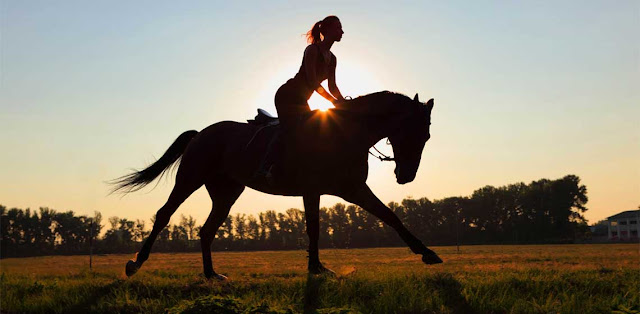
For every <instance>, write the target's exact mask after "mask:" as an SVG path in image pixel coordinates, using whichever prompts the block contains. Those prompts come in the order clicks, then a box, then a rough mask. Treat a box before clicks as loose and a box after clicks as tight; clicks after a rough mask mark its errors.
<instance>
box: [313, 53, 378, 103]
mask: <svg viewBox="0 0 640 314" xmlns="http://www.w3.org/2000/svg"><path fill="white" fill-rule="evenodd" d="M336 71H337V72H336V84H337V85H338V88H340V92H341V93H342V96H344V97H347V96H349V97H352V98H356V97H358V96H362V95H365V94H368V93H372V92H374V91H379V90H380V88H381V87H380V85H381V84H380V82H379V81H378V80H376V79H375V75H373V74H372V73H371V72H370V71H368V70H367V69H366V68H365V67H363V66H361V65H360V64H357V63H348V62H344V63H343V64H340V65H339V66H338V69H337V70H336ZM322 86H323V87H324V88H325V89H326V90H327V91H328V90H329V89H328V88H327V81H324V82H323V84H322ZM308 103H309V107H310V108H311V110H316V109H317V110H320V111H327V110H329V109H330V108H335V107H334V106H333V104H332V103H331V102H329V101H328V100H326V99H324V97H322V96H320V94H318V93H313V95H311V98H309V101H308Z"/></svg>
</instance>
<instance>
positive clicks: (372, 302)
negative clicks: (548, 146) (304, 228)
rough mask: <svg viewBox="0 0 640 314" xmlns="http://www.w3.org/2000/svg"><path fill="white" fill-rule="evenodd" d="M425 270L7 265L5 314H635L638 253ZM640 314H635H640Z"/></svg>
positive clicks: (102, 260) (234, 262)
mask: <svg viewBox="0 0 640 314" xmlns="http://www.w3.org/2000/svg"><path fill="white" fill-rule="evenodd" d="M434 250H435V251H436V252H437V253H438V254H440V256H441V257H442V259H443V260H444V261H445V263H444V264H441V265H435V266H426V265H423V264H422V263H421V261H420V258H419V256H416V255H413V254H411V253H410V252H409V250H408V249H405V248H379V249H351V250H323V251H321V252H320V254H321V255H320V257H321V259H322V260H323V262H324V263H325V265H326V266H328V267H330V268H332V269H334V270H335V271H336V272H337V273H338V274H339V275H338V276H337V277H335V278H334V277H326V276H308V275H307V272H306V252H304V251H285V252H239V253H233V252H230V253H214V256H213V259H214V267H215V269H216V271H218V272H220V273H223V274H226V275H228V276H229V278H230V281H228V282H224V283H221V282H210V281H207V280H205V279H204V278H203V277H202V276H201V275H200V274H201V272H202V262H201V256H200V254H199V253H188V254H152V255H151V258H150V259H149V261H147V263H146V264H145V265H144V266H143V268H142V269H141V270H140V271H139V272H138V273H137V274H136V275H135V276H133V277H132V278H130V279H127V278H126V277H125V275H124V265H125V262H126V261H127V260H128V259H130V258H132V257H133V256H125V255H105V256H97V257H95V256H94V263H93V271H89V258H88V256H51V257H35V258H20V259H3V260H1V261H0V268H1V272H2V275H1V277H0V284H1V292H0V294H1V296H0V301H1V303H0V311H1V312H3V313H4V312H64V313H68V312H92V313H93V312H98V313H100V312H105V313H116V312H120V313H125V312H131V313H134V312H136V313H163V312H166V311H168V312H171V313H174V312H186V313H199V312H202V313H236V312H244V313H298V312H311V313H313V312H317V313H359V312H362V313H491V312H493V313H555V312H558V313H610V312H617V313H634V312H636V311H638V310H640V254H639V246H638V245H637V244H616V245H528V246H465V247H461V248H460V253H457V252H456V248H455V247H435V248H434ZM636 313H637V312H636Z"/></svg>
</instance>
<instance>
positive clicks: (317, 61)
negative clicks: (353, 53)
mask: <svg viewBox="0 0 640 314" xmlns="http://www.w3.org/2000/svg"><path fill="white" fill-rule="evenodd" d="M342 34H344V32H343V31H342V24H341V23H340V20H339V19H338V17H336V16H333V15H332V16H327V17H325V18H324V19H323V20H322V21H319V22H317V23H315V24H314V25H313V28H311V30H309V31H308V32H307V41H308V42H309V44H310V45H309V46H307V48H306V49H305V50H304V57H303V58H302V65H300V70H298V73H297V74H296V75H295V77H293V78H292V79H290V80H289V81H287V82H286V83H285V84H284V85H282V86H281V87H280V88H279V89H278V91H277V92H276V97H275V104H276V110H277V111H278V117H279V118H280V124H281V125H282V127H284V131H285V132H287V133H289V132H291V131H293V130H292V129H293V128H294V127H295V126H296V124H298V122H299V121H301V119H302V117H303V116H304V114H305V113H307V112H310V111H311V109H310V108H309V104H308V103H307V101H308V100H309V98H310V97H311V95H312V94H313V92H314V91H315V92H317V93H318V94H320V95H321V96H322V97H324V98H325V99H327V100H328V101H330V102H332V103H336V102H341V101H344V98H343V97H342V94H340V90H339V89H338V86H337V85H336V56H335V55H334V54H333V53H331V47H332V46H333V43H334V42H336V41H340V39H342ZM326 79H328V80H329V82H328V85H329V92H330V93H329V92H327V91H326V90H325V89H324V88H323V87H322V86H321V85H320V83H321V82H323V81H324V80H326Z"/></svg>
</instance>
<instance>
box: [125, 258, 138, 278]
mask: <svg viewBox="0 0 640 314" xmlns="http://www.w3.org/2000/svg"><path fill="white" fill-rule="evenodd" d="M138 269H140V267H138V265H137V264H136V262H135V261H133V260H129V261H128V262H127V266H126V267H125V274H127V277H131V276H133V274H135V273H136V272H138Z"/></svg>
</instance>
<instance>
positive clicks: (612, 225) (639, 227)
mask: <svg viewBox="0 0 640 314" xmlns="http://www.w3.org/2000/svg"><path fill="white" fill-rule="evenodd" d="M607 221H608V222H609V240H623V241H624V240H637V239H638V233H639V232H640V224H639V223H638V222H639V221H640V209H638V210H628V211H626V212H621V213H619V214H617V215H613V216H611V217H609V218H607Z"/></svg>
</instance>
